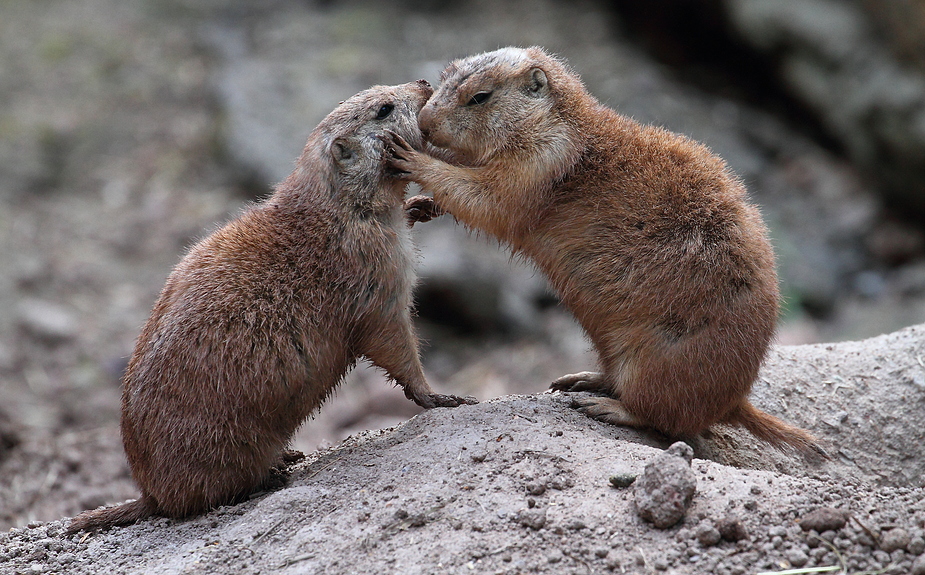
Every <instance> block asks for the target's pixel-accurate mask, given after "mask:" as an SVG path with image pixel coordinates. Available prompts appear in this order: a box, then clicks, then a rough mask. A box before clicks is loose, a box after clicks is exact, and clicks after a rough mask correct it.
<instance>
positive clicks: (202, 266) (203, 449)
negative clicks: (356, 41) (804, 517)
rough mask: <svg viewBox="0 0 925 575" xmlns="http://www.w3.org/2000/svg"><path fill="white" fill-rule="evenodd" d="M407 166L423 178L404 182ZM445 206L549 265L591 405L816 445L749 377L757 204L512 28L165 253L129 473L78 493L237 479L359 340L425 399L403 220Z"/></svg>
mask: <svg viewBox="0 0 925 575" xmlns="http://www.w3.org/2000/svg"><path fill="white" fill-rule="evenodd" d="M409 181H414V182H417V183H418V184H420V185H421V186H422V188H423V190H424V191H425V192H428V193H430V194H431V195H430V196H416V197H414V198H410V199H407V200H406V199H405V188H406V184H407V183H408V182H409ZM443 213H449V214H452V215H453V216H454V217H455V218H456V219H457V220H459V221H461V222H463V223H464V224H465V225H467V226H468V227H470V228H474V229H477V230H480V231H482V232H485V233H487V234H490V235H491V236H493V237H495V238H497V239H498V240H500V241H501V242H502V243H504V244H506V245H507V246H508V247H509V248H510V249H511V250H512V251H513V252H514V253H517V254H519V255H521V256H523V257H524V258H526V259H528V260H530V261H531V262H532V263H533V264H534V265H535V266H536V267H537V268H538V269H539V270H541V271H542V272H543V274H545V276H546V278H547V279H548V280H549V282H550V284H551V285H552V287H553V288H554V289H555V290H556V292H557V294H558V296H559V298H560V299H561V302H562V304H563V305H564V306H565V307H566V308H568V309H569V311H571V312H572V314H574V316H575V318H576V319H577V320H578V322H579V323H580V324H581V326H582V328H583V329H584V331H585V333H586V334H587V336H588V338H589V339H590V341H591V343H592V344H593V346H594V349H595V351H596V352H597V354H598V357H599V362H600V371H599V372H582V373H577V374H571V375H565V376H563V377H561V378H559V379H557V380H556V381H554V382H553V383H552V388H553V389H556V390H560V391H592V392H595V394H594V395H592V396H587V397H586V396H580V397H581V399H577V400H576V401H575V405H576V406H577V407H578V408H579V409H580V410H581V411H583V412H585V413H586V414H588V415H589V416H591V417H594V418H596V419H599V420H601V421H605V422H609V423H613V424H617V425H629V426H633V427H646V428H654V429H657V430H659V431H661V432H663V433H665V434H667V435H669V436H681V437H684V436H688V437H689V436H694V435H696V434H698V433H700V432H701V431H703V430H705V429H707V428H708V427H709V426H711V425H712V424H714V423H726V424H732V425H738V426H742V427H744V428H745V429H747V430H748V431H749V432H751V433H752V434H754V435H755V436H756V437H758V438H760V439H762V440H764V441H766V442H768V443H770V444H771V445H773V446H775V447H778V448H781V449H784V450H795V451H797V452H801V453H803V454H821V455H823V456H824V455H825V452H824V451H823V450H822V448H821V447H820V445H819V443H818V442H817V440H816V439H814V438H813V437H812V436H811V435H809V434H808V433H807V432H805V431H803V430H801V429H798V428H796V427H793V426H790V425H788V424H786V423H784V422H783V421H781V420H779V419H777V418H775V417H773V416H770V415H768V414H766V413H764V412H762V411H759V410H758V409H756V408H755V407H754V406H752V405H751V404H750V403H749V401H748V399H747V396H748V394H749V392H750V389H751V385H752V382H753V381H754V380H755V379H756V377H757V374H758V369H759V367H760V365H761V363H762V361H763V359H764V356H765V353H766V352H767V350H768V347H769V345H770V342H771V339H772V337H773V334H774V328H775V321H776V317H777V312H778V299H779V294H778V287H777V276H776V272H775V264H774V254H773V252H772V249H771V246H770V243H769V241H768V238H767V229H766V227H765V225H764V223H763V222H762V219H761V216H760V214H759V213H758V210H757V209H756V208H755V207H754V206H753V205H751V204H750V203H748V201H747V198H746V192H745V189H744V187H743V185H742V183H741V182H740V181H739V180H738V179H737V178H736V177H735V176H734V175H733V174H731V172H730V171H729V169H728V168H727V166H726V164H725V162H724V161H723V160H722V159H720V158H719V157H717V156H715V155H714V154H713V153H711V152H710V151H709V150H708V149H707V148H706V147H705V146H703V145H702V144H700V143H698V142H695V141H692V140H690V139H688V138H686V137H684V136H681V135H678V134H674V133H671V132H669V131H667V130H664V129H661V128H657V127H652V126H644V125H640V124H638V123H636V122H634V121H633V120H631V119H629V118H627V117H625V116H622V115H620V114H618V113H617V112H615V111H614V110H612V109H610V108H608V107H606V106H604V105H602V104H601V103H600V102H598V101H597V100H596V99H595V98H594V97H593V96H592V95H591V94H590V93H588V91H587V90H586V89H585V87H584V85H583V84H582V82H581V80H580V79H579V77H578V75H577V74H575V73H574V72H573V71H572V70H571V69H570V68H569V67H568V65H567V64H566V63H565V62H564V61H563V60H561V59H559V58H557V57H555V56H552V55H550V54H547V53H546V52H544V51H543V50H542V49H540V48H537V47H533V48H527V49H522V48H503V49H500V50H496V51H494V52H488V53H484V54H479V55H475V56H471V57H468V58H464V59H460V60H456V61H453V62H451V63H450V64H449V65H448V66H447V68H446V70H444V72H443V74H442V76H441V79H440V86H439V88H438V89H437V90H436V91H434V90H433V89H432V88H431V86H430V85H429V84H428V83H427V82H425V81H423V80H422V81H418V82H412V83H409V84H403V85H398V86H374V87H372V88H370V89H368V90H365V91H363V92H360V93H359V94H357V95H355V96H353V97H351V98H349V99H348V100H346V101H344V102H343V103H341V104H340V105H339V106H338V107H337V108H336V109H335V110H334V111H332V112H331V113H330V114H329V115H328V116H327V117H326V118H325V119H324V120H322V121H321V123H320V124H319V125H318V126H317V127H316V128H315V129H314V130H313V131H312V133H311V135H310V136H309V138H308V142H307V143H306V145H305V148H304V150H303V152H302V154H301V156H300V157H299V159H298V162H297V164H296V168H295V170H294V171H293V172H292V174H291V175H290V176H289V177H288V178H286V179H285V180H284V181H283V182H281V183H280V184H278V185H277V186H276V188H275V190H274V192H273V194H272V195H271V196H270V197H268V198H267V199H266V200H265V201H263V202H260V203H258V204H256V205H254V206H252V207H250V208H248V209H246V210H245V211H244V212H243V213H242V214H241V215H240V216H238V217H237V218H236V219H234V220H232V221H231V222H229V223H228V224H226V225H225V226H224V227H222V228H221V229H219V230H218V231H216V232H215V233H213V234H212V235H210V236H209V237H207V238H205V239H204V240H202V241H201V242H200V243H198V244H197V245H195V246H194V247H193V248H192V249H191V250H190V251H189V253H188V254H187V255H186V256H185V257H184V258H183V259H182V260H181V261H180V263H179V264H178V265H177V266H176V268H175V269H174V270H173V272H172V273H171V274H170V276H169V277H168V278H167V281H166V284H165V286H164V288H163V290H162V292H161V294H160V297H159V299H158V300H157V302H156V303H155V305H154V309H153V310H152V313H151V316H150V318H149V320H148V322H147V323H146V325H145V326H144V328H143V330H142V332H141V334H140V336H139V338H138V340H137V343H136V346H135V349H134V352H133V354H132V357H131V359H130V362H129V365H128V368H127V370H126V373H125V376H124V378H123V396H122V417H121V432H122V438H123V443H124V446H125V452H126V455H127V457H128V461H129V464H130V466H131V469H132V476H133V478H134V480H135V481H136V483H137V484H138V487H139V488H140V491H141V497H140V498H139V499H137V500H135V501H132V502H128V503H125V504H122V505H119V506H116V507H112V508H107V509H99V510H93V511H86V512H84V513H82V514H80V515H78V516H77V517H75V518H74V519H73V520H72V521H71V523H70V525H69V528H68V531H69V532H71V533H73V532H77V531H80V530H88V531H90V530H98V529H103V528H108V527H111V526H114V525H126V524H130V523H134V522H136V521H138V520H140V519H143V518H145V517H149V516H151V515H162V516H168V517H185V516H189V515H194V514H198V513H203V512H205V511H207V510H209V509H211V508H214V507H216V506H219V505H223V504H228V503H234V502H236V501H239V500H242V499H244V498H246V497H247V496H248V495H249V494H250V493H252V492H254V491H255V490H258V489H260V488H261V486H263V485H266V484H267V482H268V481H270V480H272V479H273V476H274V473H275V474H277V475H278V474H279V472H280V471H279V470H280V468H281V466H284V465H285V459H286V454H287V452H286V451H285V448H286V446H287V445H288V442H289V440H290V439H291V437H292V434H293V433H294V432H295V430H296V429H297V428H298V427H299V426H300V425H301V424H302V423H303V421H304V420H305V419H306V418H307V417H308V416H309V415H310V414H311V413H312V412H313V411H315V410H316V409H318V408H319V407H320V405H321V404H322V402H323V401H324V400H325V398H327V397H328V396H329V395H330V394H331V392H332V391H333V389H334V388H335V387H336V385H337V384H338V383H339V382H340V381H341V379H342V378H343V376H344V375H345V374H346V373H347V372H348V371H349V370H350V369H351V368H352V367H353V366H354V365H355V364H356V362H357V361H358V360H359V359H361V358H366V359H368V360H370V361H371V362H372V363H373V364H374V365H376V366H378V367H380V368H382V369H383V370H384V371H385V372H386V373H387V374H388V376H389V377H390V378H391V379H392V380H394V381H395V383H397V384H398V385H399V386H401V388H402V389H403V390H404V393H405V395H406V396H407V397H408V398H409V399H410V400H412V401H414V402H415V403H417V404H418V405H420V406H422V407H425V408H433V407H454V406H458V405H461V404H471V403H475V399H473V398H470V397H458V396H455V395H442V394H437V393H435V392H434V391H433V390H432V389H431V388H430V386H429V385H428V383H427V381H426V379H425V378H424V374H423V371H422V368H421V363H420V359H419V356H418V341H417V337H416V336H415V333H414V329H413V326H412V321H411V313H410V309H411V305H412V296H411V291H412V287H413V284H414V272H413V266H412V264H413V253H412V251H411V242H410V238H409V229H410V227H411V226H412V225H413V224H414V223H415V222H424V221H427V220H429V219H431V218H432V217H436V216H439V215H441V214H443Z"/></svg>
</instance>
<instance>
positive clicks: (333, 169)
mask: <svg viewBox="0 0 925 575" xmlns="http://www.w3.org/2000/svg"><path fill="white" fill-rule="evenodd" d="M432 94H433V89H432V88H431V87H430V84H428V83H427V82H426V81H425V80H418V81H417V82H410V83H408V84H400V85H398V86H373V87H371V88H369V89H366V90H363V91H362V92H360V93H358V94H356V95H354V96H351V97H350V98H348V99H347V100H344V101H343V102H341V103H340V105H339V106H337V108H335V109H334V110H333V111H332V112H331V113H330V114H328V115H327V117H325V119H324V120H322V121H321V123H320V124H318V126H317V127H316V128H315V129H314V130H313V131H312V133H311V135H310V136H309V138H308V143H307V144H306V145H305V150H304V151H303V152H302V156H301V157H300V158H299V161H298V165H297V168H296V171H295V172H294V173H293V176H291V178H292V177H296V178H298V179H303V178H305V179H308V178H310V177H313V176H314V177H317V176H319V175H320V176H321V177H322V178H323V179H324V180H325V183H326V184H328V187H329V188H330V189H331V190H332V191H333V193H334V194H336V195H339V196H343V197H341V198H339V199H342V200H345V201H346V203H348V204H353V205H356V206H357V207H359V208H360V209H364V208H370V209H376V210H379V209H384V208H388V207H393V205H394V204H396V203H397V202H400V200H401V198H402V197H403V196H404V188H405V182H403V181H401V180H399V179H398V178H396V177H394V176H392V175H391V174H389V173H388V170H387V168H386V157H385V153H386V144H385V142H384V141H383V137H384V136H385V135H386V132H387V131H392V132H395V133H397V134H399V135H400V136H401V137H403V138H404V139H405V140H406V141H408V142H409V143H411V144H412V145H415V146H420V145H421V144H422V139H421V131H420V129H419V128H418V122H417V117H418V113H419V112H420V110H421V108H422V107H423V106H424V103H425V102H427V99H428V98H429V97H430V96H431V95H432ZM319 169H320V170H321V172H322V173H321V174H318V173H317V172H318V171H319Z"/></svg>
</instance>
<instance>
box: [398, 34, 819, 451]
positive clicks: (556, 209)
mask: <svg viewBox="0 0 925 575" xmlns="http://www.w3.org/2000/svg"><path fill="white" fill-rule="evenodd" d="M419 124H420V127H421V131H422V132H423V134H424V136H425V138H426V139H427V141H428V142H429V143H430V144H432V145H434V146H436V147H438V148H443V150H440V151H439V152H438V153H440V154H444V155H445V157H446V158H448V159H449V160H450V161H451V163H448V162H445V161H442V160H441V159H438V158H435V157H433V156H432V155H429V154H427V153H424V152H420V151H417V150H416V149H415V147H413V146H412V145H409V144H408V143H407V142H403V141H402V138H401V137H400V135H397V136H392V154H393V159H392V162H391V163H392V166H393V167H394V168H395V169H397V170H399V171H401V172H405V174H406V176H405V177H407V178H408V179H410V180H413V181H415V182H418V183H419V184H421V185H422V186H423V188H424V190H425V191H430V192H432V193H433V196H434V199H435V201H436V203H437V206H439V207H440V208H443V209H445V210H446V211H447V212H449V213H450V214H452V215H453V216H454V217H456V218H457V219H458V220H459V221H461V222H463V223H464V224H466V225H468V226H470V227H473V228H476V229H479V230H483V231H485V232H487V233H489V234H491V235H493V236H495V237H496V238H498V239H499V240H501V241H503V242H505V243H507V244H508V245H510V246H511V248H512V249H513V250H514V252H515V253H518V254H521V255H523V256H526V257H527V258H529V259H531V260H533V262H535V264H536V265H537V266H538V267H539V268H540V269H541V270H542V271H543V272H544V273H545V274H546V276H547V277H548V278H549V280H550V282H551V283H552V285H553V287H554V288H555V289H556V290H557V291H558V294H559V296H560V297H561V300H562V302H563V303H564V305H565V306H567V307H568V309H569V310H571V311H572V313H573V314H574V315H575V317H576V318H577V319H578V321H579V322H580V323H581V325H582V327H583V328H584V330H585V331H586V332H587V334H588V336H589V338H590V339H591V341H592V343H593V345H594V347H595V349H596V351H597V353H598V355H599V357H600V367H601V370H602V371H601V372H600V373H595V372H583V373H579V374H574V375H567V376H564V377H562V378H560V379H558V380H556V381H555V382H554V383H553V385H552V387H553V388H554V389H559V390H570V391H581V390H589V391H596V392H602V393H604V394H606V395H607V397H593V398H589V399H585V400H581V401H580V402H578V403H579V406H580V407H581V408H582V409H583V411H585V412H586V413H588V414H589V415H591V416H594V417H596V418H598V419H600V420H603V421H607V422H611V423H615V424H621V425H631V426H636V427H653V428H655V429H658V430H660V431H662V432H664V433H666V434H669V435H672V436H692V435H695V434H697V433H699V432H701V431H703V430H704V429H706V428H707V427H709V426H710V425H712V424H714V423H718V422H720V423H728V424H734V425H741V426H743V427H745V428H746V429H748V430H749V431H750V432H751V433H753V434H754V435H755V436H757V437H759V438H761V439H763V440H765V441H768V442H769V443H771V444H773V445H774V446H776V447H778V448H781V449H784V448H793V449H796V450H799V451H801V452H804V453H808V452H813V451H816V452H821V449H820V448H819V447H818V446H817V444H816V441H815V439H814V438H813V437H812V436H811V435H809V434H808V433H806V432H805V431H803V430H800V429H798V428H795V427H792V426H789V425H787V424H785V423H784V422H782V421H780V420H779V419H777V418H774V417H772V416H770V415H768V414H766V413H763V412H761V411H759V410H757V409H755V407H753V406H752V405H751V404H750V403H749V402H748V399H747V395H748V393H749V391H750V390H751V386H752V382H753V381H754V380H755V378H756V377H757V374H758V369H759V366H760V365H761V362H762V360H763V358H764V356H765V353H766V352H767V349H768V346H769V344H770V341H771V339H772V337H773V334H774V325H775V320H776V316H777V309H778V297H779V296H778V288H777V276H776V273H775V269H774V254H773V252H772V250H771V246H770V244H769V242H768V239H767V230H766V228H765V226H764V224H763V223H762V220H761V216H760V215H759V213H758V210H757V209H756V208H755V207H754V206H752V205H750V204H749V203H747V201H746V193H745V189H744V187H743V186H742V184H741V183H740V182H739V181H738V180H737V179H736V178H735V177H734V176H732V175H731V174H730V172H729V170H728V169H727V167H726V165H725V163H724V162H723V160H722V159H720V158H718V157H717V156H715V155H714V154H712V153H711V152H710V151H709V150H708V149H707V148H706V147H705V146H703V145H701V144H699V143H697V142H694V141H691V140H690V139H688V138H686V137H683V136H679V135H677V134H673V133H670V132H668V131H666V130H664V129H660V128H656V127H651V126H643V125H640V124H638V123H636V122H634V121H632V120H631V119H629V118H626V117H624V116H621V115H620V114H618V113H616V112H615V111H614V110H612V109H610V108H607V107H606V106H604V105H602V104H601V103H600V102H598V101H597V100H596V99H595V98H594V97H593V96H591V95H590V94H589V93H588V92H587V91H586V89H585V87H584V85H583V84H582V82H581V80H580V79H579V78H578V76H577V75H576V74H575V73H574V72H573V71H572V70H571V69H570V68H569V67H568V66H567V65H566V64H565V63H564V62H563V61H561V60H559V59H556V58H554V57H552V56H550V55H548V54H546V53H545V52H543V51H542V50H541V49H540V48H536V47H534V48H529V49H520V48H503V49H501V50H497V51H495V52H489V53H485V54H480V55H477V56H472V57H470V58H466V59H462V60H457V61H454V62H452V63H451V64H450V65H449V66H448V67H447V68H446V70H445V71H444V72H443V75H442V77H441V85H440V87H439V88H438V90H437V91H436V93H435V94H434V95H433V96H432V97H431V98H430V100H429V101H428V103H427V105H426V106H424V108H423V109H422V110H421V113H420V116H419Z"/></svg>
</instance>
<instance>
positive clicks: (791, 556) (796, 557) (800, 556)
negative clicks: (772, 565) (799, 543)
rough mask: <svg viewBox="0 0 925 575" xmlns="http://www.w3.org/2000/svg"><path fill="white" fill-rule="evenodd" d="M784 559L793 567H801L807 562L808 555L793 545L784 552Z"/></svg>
mask: <svg viewBox="0 0 925 575" xmlns="http://www.w3.org/2000/svg"><path fill="white" fill-rule="evenodd" d="M784 559H786V560H787V561H788V562H789V563H790V564H791V565H793V566H794V567H802V566H804V565H806V564H807V563H808V562H809V555H807V554H806V552H805V551H803V550H802V549H800V548H799V547H794V548H792V549H788V550H787V551H786V552H785V553H784Z"/></svg>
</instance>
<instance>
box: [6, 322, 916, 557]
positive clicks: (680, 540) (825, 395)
mask: <svg viewBox="0 0 925 575" xmlns="http://www.w3.org/2000/svg"><path fill="white" fill-rule="evenodd" d="M923 361H925V326H918V327H913V328H909V329H906V330H902V331H900V332H897V333H894V334H889V335H885V336H881V337H878V338H874V339H870V340H866V341H863V342H846V343H840V344H831V345H829V344H821V345H811V346H782V347H777V348H775V349H774V350H773V353H772V354H771V356H770V358H769V361H768V363H767V365H766V366H765V368H764V369H763V371H762V374H761V377H760V379H759V381H758V383H757V384H756V389H755V394H754V400H755V403H756V404H757V405H759V406H760V407H762V408H764V409H766V410H768V411H770V412H772V413H775V414H777V415H780V416H782V417H785V418H786V419H788V420H790V421H792V422H794V423H798V424H800V425H804V426H806V427H807V428H808V429H810V430H811V431H812V432H814V433H815V434H817V435H818V436H819V437H820V438H821V439H822V440H823V441H824V442H825V443H826V445H827V447H828V449H829V451H830V452H831V453H833V455H834V457H833V459H832V460H831V461H828V462H821V461H806V460H802V459H800V458H798V457H795V456H789V455H784V454H780V453H777V452H774V451H773V450H769V449H768V448H767V447H766V446H765V445H761V444H759V443H758V442H757V441H756V440H755V439H754V438H752V437H750V436H748V435H747V434H746V433H745V432H743V431H741V430H738V429H729V428H716V429H714V432H713V433H711V434H709V437H706V438H698V439H697V440H694V441H691V442H690V443H692V445H693V446H694V448H695V454H696V455H695V458H694V460H693V463H692V470H693V473H694V477H695V478H696V493H695V495H694V497H693V500H692V504H691V507H690V508H689V510H688V511H687V513H686V516H685V518H684V519H683V520H682V521H681V523H679V524H678V525H676V526H674V527H672V528H669V529H656V528H654V527H653V526H652V525H650V524H649V523H646V522H644V521H643V520H642V519H640V518H639V516H638V515H637V513H636V507H635V503H634V501H635V493H634V491H633V488H632V487H630V488H617V487H613V486H612V485H611V483H610V478H611V477H613V476H626V475H630V476H635V475H638V474H640V473H641V472H642V471H643V469H644V466H645V464H646V463H647V462H648V461H651V460H652V458H653V457H654V456H656V455H657V454H658V453H659V452H660V449H661V448H665V447H667V446H668V445H669V443H670V441H668V440H666V438H664V437H660V436H657V435H656V434H646V433H640V432H637V431H634V430H630V429H627V428H621V427H614V426H609V425H605V424H602V423H599V422H596V421H593V420H590V419H588V418H586V417H585V416H583V415H581V414H580V413H578V412H576V411H574V410H572V409H571V408H570V404H571V400H570V397H569V394H561V393H544V394H538V395H517V396H505V397H500V398H497V399H493V400H489V401H485V402H483V403H481V404H479V405H474V406H462V407H459V408H456V409H435V410H431V411H428V412H424V413H421V414H419V415H417V416H415V417H413V418H411V419H410V420H408V421H406V422H404V423H402V424H400V425H397V426H395V427H391V428H388V429H383V430H379V431H367V432H363V433H360V434H357V435H354V436H351V437H349V438H348V439H347V440H345V441H344V442H343V443H341V444H339V445H337V446H334V447H331V448H328V449H321V450H318V451H315V452H313V453H311V454H310V455H309V456H308V457H307V458H306V459H305V460H304V461H302V462H300V463H297V464H295V465H293V467H292V468H291V480H290V484H289V485H288V486H286V487H284V488H282V489H280V490H278V491H275V492H272V493H261V494H256V495H255V496H253V497H252V499H251V500H250V501H248V502H245V503H242V504H240V505H237V506H229V507H223V508H220V509H217V510H215V511H213V512H211V513H209V514H206V515H204V516H201V517H196V518H192V519H188V520H183V521H177V520H168V519H163V518H156V519H152V520H148V521H144V522H142V523H140V524H138V525H135V526H131V527H126V528H117V529H113V530H111V531H110V532H107V533H103V534H96V535H88V534H83V533H81V534H78V535H76V536H73V537H70V538H67V537H64V536H63V534H62V533H63V527H64V525H65V522H64V520H61V521H52V522H47V523H42V522H34V523H30V524H29V526H27V527H24V528H14V529H11V530H10V532H9V533H5V534H3V535H0V573H59V572H60V573H149V572H154V571H157V572H158V573H220V574H221V573H264V572H280V573H526V572H531V573H604V572H615V573H653V572H666V573H717V574H726V573H729V574H742V573H758V572H774V571H780V570H783V569H787V568H795V567H808V566H832V565H843V566H844V567H845V568H846V569H847V571H848V572H851V573H896V574H900V573H916V574H921V573H925V555H922V553H923V551H925V539H923V537H925V475H923V473H922V465H923V462H925V456H923V449H925V447H923V445H925V442H923V436H925V427H923V426H921V425H918V424H916V423H915V422H917V421H920V419H921V416H922V413H923V410H925V363H923ZM74 440H75V441H81V440H86V441H91V442H92V441H98V442H99V445H100V449H101V450H104V449H109V450H114V449H116V447H115V446H114V445H112V440H111V438H110V439H108V440H107V439H103V438H93V437H86V438H76V437H75V438H74ZM99 457H101V458H105V457H107V456H106V455H105V454H102V453H101V454H100V455H99ZM723 462H725V463H736V464H737V465H738V466H739V467H734V466H731V465H727V464H724V463H723ZM87 463H88V462H83V463H82V464H81V465H85V464H87ZM64 464H67V462H66V460H65V463H64ZM103 471H105V467H101V468H98V469H94V472H95V473H96V474H99V473H101V472H103ZM98 479H100V480H101V481H103V480H106V479H107V478H103V477H98ZM112 479H114V480H115V479H117V478H112ZM123 479H124V478H123ZM46 481H47V479H46ZM818 508H834V509H836V510H838V512H839V513H836V518H835V519H836V521H835V522H834V524H831V525H828V526H826V525H824V524H823V525H821V526H820V525H817V529H819V531H817V530H815V529H813V530H808V531H804V529H803V527H805V526H801V524H800V522H801V521H809V520H810V519H808V515H809V514H810V513H811V512H813V511H815V510H817V509H818ZM840 514H846V515H840ZM839 517H841V521H838V519H839ZM845 519H847V521H845ZM730 526H731V527H730ZM820 531H821V532H820ZM723 536H725V537H726V538H724V537H723ZM727 539H738V540H737V541H731V540H727Z"/></svg>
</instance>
